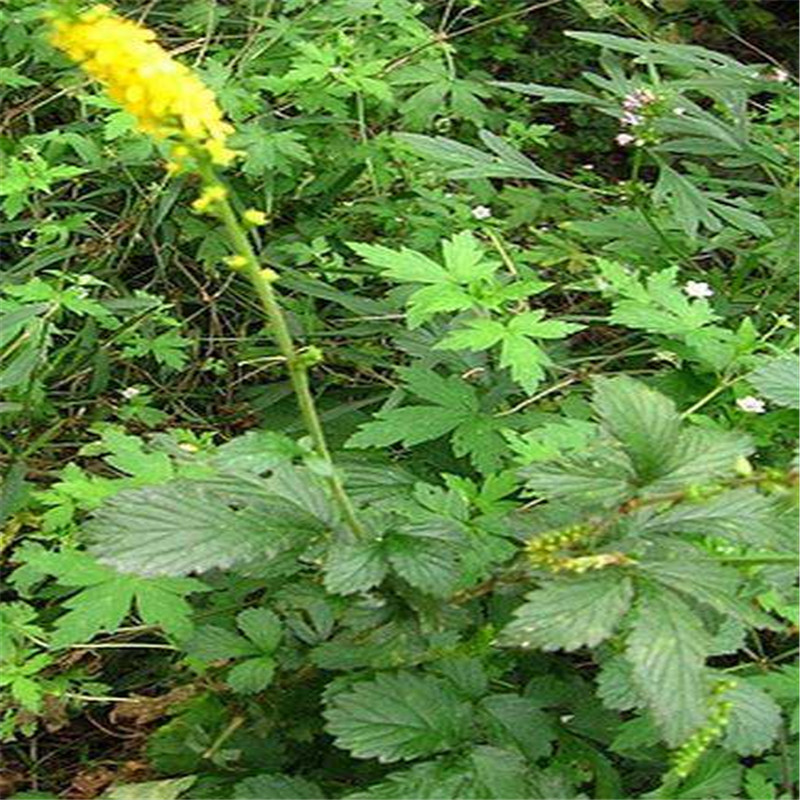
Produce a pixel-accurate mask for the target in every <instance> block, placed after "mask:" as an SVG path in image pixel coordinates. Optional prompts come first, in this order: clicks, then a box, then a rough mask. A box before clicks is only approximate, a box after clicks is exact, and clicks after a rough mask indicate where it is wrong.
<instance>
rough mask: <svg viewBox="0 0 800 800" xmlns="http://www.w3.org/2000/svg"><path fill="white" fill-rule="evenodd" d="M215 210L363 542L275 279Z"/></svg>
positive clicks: (230, 215) (231, 220) (225, 209)
mask: <svg viewBox="0 0 800 800" xmlns="http://www.w3.org/2000/svg"><path fill="white" fill-rule="evenodd" d="M200 169H201V175H202V177H203V179H204V181H205V182H206V184H207V185H216V184H219V180H218V179H217V177H216V176H215V175H214V172H213V170H212V169H211V167H210V166H203V165H201V168H200ZM215 210H216V213H217V216H218V217H219V219H220V220H221V221H222V224H223V225H224V226H225V230H226V232H227V234H228V238H229V240H230V243H231V245H232V247H233V250H234V252H235V253H236V254H237V255H239V256H241V257H242V258H243V259H244V266H243V267H242V269H241V272H242V273H243V274H244V275H245V276H246V277H247V278H248V280H249V281H250V283H251V284H252V286H253V288H254V289H255V292H256V295H257V296H258V299H259V301H260V302H261V306H262V307H263V309H264V312H265V313H266V316H267V319H268V320H269V323H270V326H271V328H272V333H273V335H274V337H275V341H276V343H277V345H278V349H279V350H280V352H281V355H282V356H283V357H284V359H285V360H286V365H287V368H288V370H289V380H290V381H291V384H292V389H293V390H294V393H295V396H296V398H297V404H298V405H299V407H300V414H301V416H302V418H303V422H304V423H305V426H306V430H307V431H308V434H309V436H310V437H311V443H312V445H313V447H314V450H315V451H316V453H317V455H318V456H319V457H320V458H321V459H322V460H323V462H324V463H325V465H326V472H327V473H328V474H327V475H326V476H325V480H326V482H327V483H328V486H329V488H330V490H331V494H332V495H333V500H334V502H335V503H336V505H337V507H338V509H339V511H340V512H341V514H342V518H343V519H344V521H345V523H346V525H347V527H348V528H349V529H350V530H351V531H352V533H353V534H354V535H355V536H356V537H357V538H363V537H364V536H365V535H366V530H365V529H364V527H363V526H362V524H361V523H360V522H359V520H358V518H357V516H356V512H355V508H354V506H353V503H352V501H351V500H350V497H349V496H348V494H347V491H346V490H345V488H344V484H343V483H342V480H341V478H340V477H339V476H338V475H337V473H336V471H335V469H334V466H333V459H332V458H331V454H330V450H329V449H328V443H327V441H326V439H325V433H324V431H323V429H322V423H321V422H320V419H319V414H318V413H317V407H316V404H315V403H314V397H313V396H312V394H311V387H310V385H309V380H308V360H307V359H306V358H304V357H303V354H301V353H298V351H297V349H296V348H295V346H294V342H293V341H292V335H291V333H290V331H289V326H288V324H287V322H286V316H285V315H284V313H283V309H282V308H281V305H280V303H279V302H278V297H277V295H276V294H275V290H274V289H273V288H272V282H273V281H274V280H275V276H274V274H273V275H270V274H269V271H268V270H264V269H262V267H261V264H260V262H259V259H258V256H257V255H256V253H255V251H254V250H253V247H252V245H251V244H250V240H249V239H248V237H247V233H246V232H245V230H244V228H243V227H242V225H241V223H240V222H239V218H238V217H237V216H236V213H235V212H234V210H233V208H232V207H231V204H230V203H229V202H228V200H227V198H225V199H222V200H219V201H216V203H215Z"/></svg>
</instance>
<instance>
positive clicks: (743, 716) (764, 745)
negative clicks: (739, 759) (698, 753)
mask: <svg viewBox="0 0 800 800" xmlns="http://www.w3.org/2000/svg"><path fill="white" fill-rule="evenodd" d="M736 684H737V685H736V687H735V688H733V689H729V690H727V691H726V692H725V694H724V695H723V700H728V701H730V702H731V703H732V704H733V706H732V708H731V711H730V717H729V719H728V725H727V727H726V728H725V736H724V738H723V740H722V746H723V747H725V748H726V749H728V750H732V751H733V752H734V753H738V755H740V756H757V755H760V754H761V753H763V752H764V751H765V750H767V749H768V748H769V747H771V746H772V744H773V742H774V741H775V739H776V738H777V736H778V732H779V730H780V726H781V709H780V706H779V705H778V704H777V703H776V702H775V701H774V700H773V699H772V698H771V697H770V696H769V695H768V694H767V693H766V692H765V691H764V690H763V689H760V688H759V687H758V686H755V685H754V684H752V683H750V682H749V681H748V680H747V679H746V678H737V679H736Z"/></svg>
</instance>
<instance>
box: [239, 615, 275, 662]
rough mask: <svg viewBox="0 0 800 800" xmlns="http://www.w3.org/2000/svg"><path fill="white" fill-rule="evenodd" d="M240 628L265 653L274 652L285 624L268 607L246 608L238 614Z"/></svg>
mask: <svg viewBox="0 0 800 800" xmlns="http://www.w3.org/2000/svg"><path fill="white" fill-rule="evenodd" d="M236 624H237V625H238V626H239V630H240V631H241V632H242V633H243V634H244V635H245V636H246V637H247V638H248V639H249V640H250V641H251V642H252V643H253V644H254V645H255V646H256V647H257V648H258V649H259V650H260V651H261V652H262V653H264V654H269V653H272V652H274V650H275V648H276V647H277V646H278V644H279V643H280V640H281V636H283V625H282V624H281V621H280V619H278V616H277V615H276V614H275V613H273V612H272V611H270V610H269V609H268V608H246V609H245V610H244V611H240V612H239V613H238V614H237V615H236Z"/></svg>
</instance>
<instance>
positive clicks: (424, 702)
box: [325, 672, 470, 763]
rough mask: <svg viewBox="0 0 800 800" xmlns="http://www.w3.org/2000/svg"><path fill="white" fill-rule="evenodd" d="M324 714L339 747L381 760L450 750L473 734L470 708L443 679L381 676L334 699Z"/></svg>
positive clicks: (395, 759) (392, 759) (401, 673)
mask: <svg viewBox="0 0 800 800" xmlns="http://www.w3.org/2000/svg"><path fill="white" fill-rule="evenodd" d="M325 716H326V718H327V720H328V726H327V727H328V731H329V732H330V733H331V734H332V735H333V736H335V737H336V744H337V745H338V746H339V747H342V748H344V749H345V750H349V751H350V753H351V754H352V755H353V756H355V757H356V758H377V759H378V760H379V761H380V762H381V763H391V762H392V761H400V760H408V759H413V758H418V757H420V756H426V755H432V754H433V753H440V752H443V751H445V750H451V749H453V748H454V747H457V746H458V745H459V744H460V743H462V742H463V741H465V740H466V739H467V738H468V737H469V735H470V727H469V722H470V711H469V707H468V706H467V705H465V704H464V703H462V702H461V701H460V700H459V699H458V697H457V695H456V694H455V692H454V691H453V690H452V689H451V688H450V687H449V686H448V685H447V684H446V683H444V682H443V681H441V680H439V679H437V678H432V677H430V676H425V677H423V676H420V675H416V674H414V673H410V672H398V673H396V674H394V675H392V674H382V675H378V676H377V677H376V678H375V679H374V680H371V681H368V682H364V683H359V684H356V686H355V687H354V688H353V689H352V690H350V691H347V692H342V693H340V694H337V695H335V696H334V697H333V699H332V701H331V703H330V705H329V707H328V709H327V711H326V712H325Z"/></svg>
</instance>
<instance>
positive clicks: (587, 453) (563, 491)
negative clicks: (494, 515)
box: [521, 442, 634, 508]
mask: <svg viewBox="0 0 800 800" xmlns="http://www.w3.org/2000/svg"><path fill="white" fill-rule="evenodd" d="M521 474H522V475H523V476H524V477H525V478H526V479H527V481H526V484H525V485H526V488H527V489H528V491H529V492H530V493H531V494H533V495H536V496H539V497H546V498H548V499H553V500H555V499H564V500H567V499H568V500H569V501H570V502H572V503H575V504H576V505H578V506H590V507H591V506H597V505H601V506H605V507H609V508H611V507H614V506H618V505H619V504H620V503H621V502H623V501H624V500H626V499H628V498H629V497H630V496H631V492H632V486H631V484H632V482H633V477H634V476H633V467H632V465H631V463H630V460H629V459H628V457H627V456H626V455H625V454H624V453H621V452H620V451H619V450H616V449H614V448H611V447H609V446H608V445H607V444H601V443H598V442H595V443H592V444H590V445H588V446H587V447H586V448H584V450H583V451H582V452H580V453H571V454H568V455H566V456H562V457H561V458H560V459H559V460H558V461H545V462H541V463H536V464H532V465H531V466H529V467H525V468H524V469H522V470H521Z"/></svg>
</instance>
